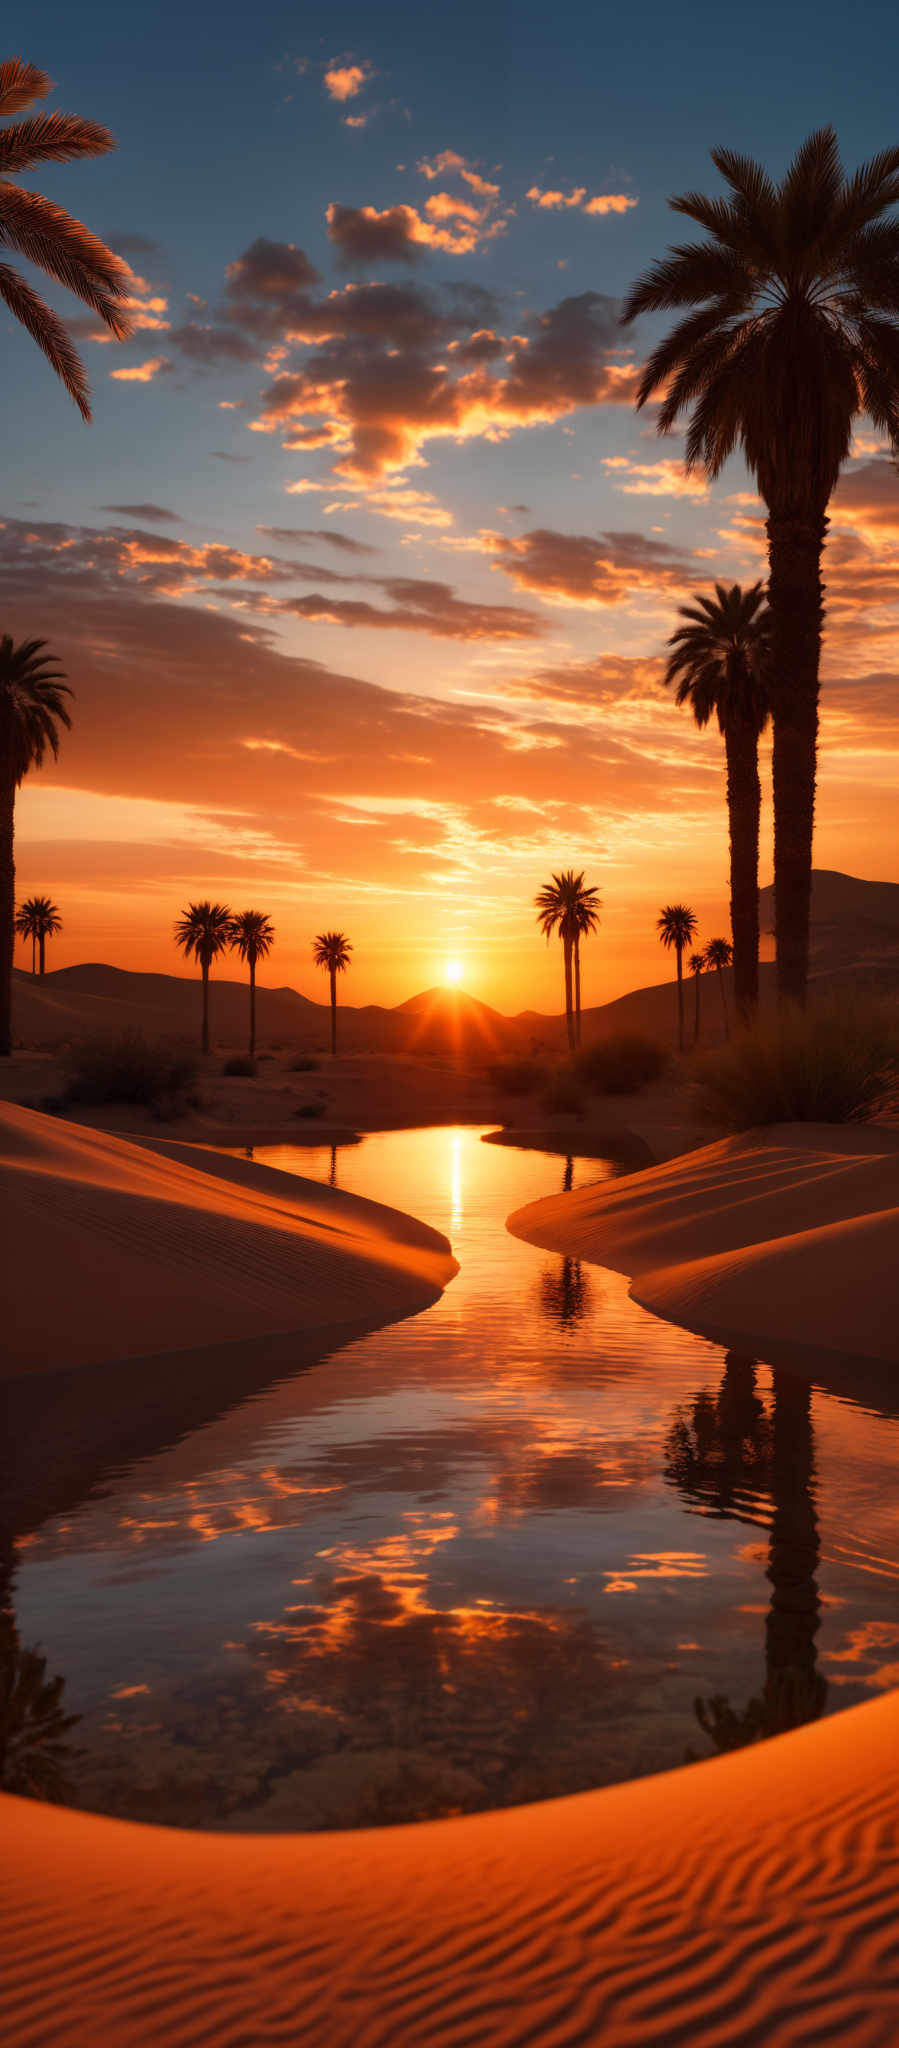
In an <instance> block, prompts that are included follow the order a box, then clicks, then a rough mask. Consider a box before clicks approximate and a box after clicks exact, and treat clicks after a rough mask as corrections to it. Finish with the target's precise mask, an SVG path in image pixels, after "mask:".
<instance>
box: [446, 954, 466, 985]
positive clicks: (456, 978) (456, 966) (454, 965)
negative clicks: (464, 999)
mask: <svg viewBox="0 0 899 2048" xmlns="http://www.w3.org/2000/svg"><path fill="white" fill-rule="evenodd" d="M463 972H464V969H463V966H462V962H461V960H448V961H447V963H446V966H445V967H444V970H443V979H444V981H446V982H448V983H449V985H450V987H451V988H458V985H459V983H460V981H461V979H462V975H463Z"/></svg>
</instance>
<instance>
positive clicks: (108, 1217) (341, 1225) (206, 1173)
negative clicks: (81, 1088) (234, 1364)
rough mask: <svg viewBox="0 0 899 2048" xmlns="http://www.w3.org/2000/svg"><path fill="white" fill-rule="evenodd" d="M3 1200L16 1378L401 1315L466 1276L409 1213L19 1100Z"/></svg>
mask: <svg viewBox="0 0 899 2048" xmlns="http://www.w3.org/2000/svg"><path fill="white" fill-rule="evenodd" d="M197 1162H201V1164H199V1163H197ZM0 1191H2V1197H0V1198H2V1201H3V1208H4V1216H5V1226H4V1236H5V1245H4V1259H3V1267H2V1276H0V1315H2V1319H3V1328H4V1330H5V1331H6V1332H7V1342H6V1344H5V1346H4V1359H3V1367H2V1376H3V1377H4V1378H7V1379H13V1378H15V1377H16V1376H17V1375H19V1374H22V1373H41V1372H52V1371H54V1370H56V1369H58V1368H60V1367H67V1368H68V1367H72V1366H95V1365H100V1364H104V1363H108V1362H110V1361H113V1360H122V1361H125V1360H127V1359H136V1358H139V1357H141V1356H143V1357H146V1356H148V1355H154V1354H160V1353H170V1352H173V1351H178V1352H186V1351H190V1350H194V1349H198V1348H201V1347H204V1348H208V1347H214V1346H217V1345H219V1346H220V1345H223V1344H236V1343H239V1342H240V1341H241V1340H244V1341H248V1340H251V1341H252V1342H254V1343H257V1342H259V1340H261V1339H265V1338H270V1337H272V1336H275V1335H285V1334H287V1333H291V1332H296V1333H308V1332H310V1331H313V1330H322V1329H324V1328H330V1327H332V1326H337V1325H342V1324H345V1323H346V1324H353V1325H357V1324H360V1323H362V1322H388V1321H390V1320H391V1319H392V1318H393V1317H395V1316H401V1315H407V1314H409V1313H411V1312H412V1311H413V1310H415V1309H419V1308H424V1307H426V1306H427V1304H428V1303H429V1302H431V1301H433V1300H435V1299H436V1296H437V1294H438V1293H439V1291H440V1289H441V1287H443V1286H444V1285H445V1284H446V1282H447V1281H448V1280H449V1279H451V1277H452V1275H453V1273H454V1272H455V1270H456V1268H455V1262H454V1260H453V1257H452V1254H451V1251H450V1247H449V1245H448V1244H447V1242H446V1239H445V1238H443V1237H441V1236H440V1234H439V1232H437V1231H435V1230H431V1229H429V1228H428V1226H427V1225H426V1224H423V1223H418V1222H416V1221H415V1220H414V1218H412V1217H410V1216H403V1215H401V1214H400V1213H399V1212H398V1211H397V1210H394V1209H387V1208H382V1207H381V1206H380V1205H379V1204H377V1203H373V1202H364V1201H360V1200H358V1199H357V1198H355V1197H353V1196H350V1195H343V1194H338V1193H337V1192H336V1191H335V1190H333V1189H331V1188H327V1187H323V1186H321V1185H320V1184H319V1183H318V1182H309V1181H302V1180H298V1179H297V1178H295V1176H294V1175H292V1174H282V1173H277V1172H274V1171H273V1170H272V1169H271V1168H269V1167H263V1166H256V1165H254V1164H253V1163H252V1162H249V1161H246V1160H242V1159H236V1158H234V1159H232V1158H227V1157H225V1156H224V1155H221V1154H216V1153H213V1152H208V1153H207V1152H202V1153H201V1152H195V1153H192V1152H191V1150H190V1148H189V1147H187V1146H184V1145H178V1144H173V1145H167V1144H160V1145H158V1146H157V1147H155V1148H153V1149H149V1148H148V1147H146V1146H144V1145H139V1144H132V1143H129V1142H128V1140H126V1139H122V1138H116V1137H111V1136H109V1135H106V1134H103V1133H100V1132H96V1131H92V1130H85V1129H84V1128H82V1127H81V1126H79V1125H74V1124H68V1123H63V1122H61V1121H60V1120H59V1119H57V1118H50V1117H45V1116H41V1115H40V1114H39V1113H37V1112H36V1111H33V1110H27V1109H20V1108H16V1107H12V1106H9V1105H5V1106H4V1107H3V1108H2V1109H0Z"/></svg>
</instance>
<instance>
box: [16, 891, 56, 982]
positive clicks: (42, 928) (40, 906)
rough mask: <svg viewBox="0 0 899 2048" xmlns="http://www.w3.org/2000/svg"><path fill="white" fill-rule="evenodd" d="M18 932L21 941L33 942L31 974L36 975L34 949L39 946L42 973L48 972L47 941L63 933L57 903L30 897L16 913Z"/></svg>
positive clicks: (45, 898) (39, 897)
mask: <svg viewBox="0 0 899 2048" xmlns="http://www.w3.org/2000/svg"><path fill="white" fill-rule="evenodd" d="M16 931H17V933H18V935H19V938H20V939H30V940H31V972H32V974H33V973H34V947H35V941H36V942H37V946H38V957H39V960H40V971H41V973H42V974H46V971H47V940H48V939H53V938H55V937H56V934H57V932H61V931H62V918H61V917H60V914H59V911H58V909H57V907H56V904H55V903H51V901H50V898H49V896H29V898H28V901H27V903H23V904H22V905H21V906H20V908H19V909H18V910H17V911H16Z"/></svg>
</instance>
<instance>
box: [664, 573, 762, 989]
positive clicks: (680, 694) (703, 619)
mask: <svg viewBox="0 0 899 2048" xmlns="http://www.w3.org/2000/svg"><path fill="white" fill-rule="evenodd" d="M678 617H679V618H681V619H685V620H686V622H687V623H686V624H685V625H683V626H679V627H678V628H677V631H676V632H674V633H672V634H671V637H670V639H669V641H668V645H669V647H670V649H671V653H670V655H669V657H668V667H667V669H666V670H665V681H666V683H676V684H677V702H678V704H689V705H690V706H691V707H692V711H693V716H694V718H695V720H696V723H697V725H698V726H704V725H707V724H708V722H709V719H710V718H711V716H712V713H713V712H714V713H715V714H716V716H717V719H718V727H719V731H720V732H721V733H722V734H723V736H724V752H725V758H726V761H727V816H728V824H729V827H730V921H731V930H732V931H733V935H734V996H735V999H736V1004H737V1009H738V1011H739V1012H740V1015H741V1016H742V1017H748V1016H749V1015H750V1014H751V1012H752V1011H753V1010H754V1009H755V1007H756V1004H757V1002H758V995H759V813H760V810H761V802H762V790H761V784H760V782H759V739H760V737H761V734H762V732H763V731H764V728H765V725H766V724H767V720H768V710H769V699H768V667H769V656H770V640H771V634H770V614H769V611H768V607H767V604H766V602H765V594H764V591H763V589H762V586H761V584H760V583H755V584H753V586H752V589H751V590H741V588H740V585H739V583H735V584H733V586H732V588H731V589H730V590H727V589H726V588H725V586H724V584H723V583H716V585H715V595H714V597H713V598H712V597H699V596H698V597H697V598H696V600H695V602H694V603H693V604H691V605H680V606H679V608H678Z"/></svg>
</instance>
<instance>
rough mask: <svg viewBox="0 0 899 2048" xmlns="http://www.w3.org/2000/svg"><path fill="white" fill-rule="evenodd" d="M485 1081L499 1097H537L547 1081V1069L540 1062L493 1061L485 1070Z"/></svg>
mask: <svg viewBox="0 0 899 2048" xmlns="http://www.w3.org/2000/svg"><path fill="white" fill-rule="evenodd" d="M487 1079H488V1081H489V1082H490V1083H491V1084H492V1086H493V1087H494V1088H498V1089H499V1092H500V1094H501V1095H539V1093H540V1090H541V1088H545V1086H546V1083H547V1080H548V1069H547V1067H546V1066H545V1064H544V1063H543V1062H542V1061H541V1060H519V1059H509V1060H494V1062H493V1064H492V1065H491V1066H489V1067H488V1068H487Z"/></svg>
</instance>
